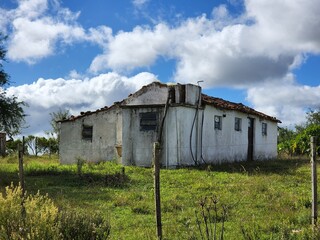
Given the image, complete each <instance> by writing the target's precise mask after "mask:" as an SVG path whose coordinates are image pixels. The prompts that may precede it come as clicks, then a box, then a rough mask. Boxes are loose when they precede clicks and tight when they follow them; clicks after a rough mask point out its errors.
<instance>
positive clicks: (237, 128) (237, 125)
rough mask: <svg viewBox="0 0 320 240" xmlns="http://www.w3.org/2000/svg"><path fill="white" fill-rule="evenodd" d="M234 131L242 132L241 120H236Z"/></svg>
mask: <svg viewBox="0 0 320 240" xmlns="http://www.w3.org/2000/svg"><path fill="white" fill-rule="evenodd" d="M234 130H236V131H241V118H237V117H236V118H235V119H234Z"/></svg>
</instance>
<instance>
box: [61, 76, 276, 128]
mask: <svg viewBox="0 0 320 240" xmlns="http://www.w3.org/2000/svg"><path fill="white" fill-rule="evenodd" d="M178 84H179V83H177V85H178ZM150 86H158V87H160V88H161V87H170V84H165V83H161V82H159V81H156V82H152V83H150V84H148V85H145V86H143V87H142V88H140V89H139V90H138V91H136V92H135V93H132V94H129V96H128V97H127V98H125V99H123V100H122V101H119V102H114V103H113V105H111V106H110V107H107V106H105V107H103V108H100V109H98V110H96V111H87V112H81V114H80V115H79V116H71V117H70V118H68V119H64V120H60V121H58V122H69V121H75V120H77V119H80V118H82V117H85V116H89V115H92V114H95V113H99V112H104V111H109V110H111V109H113V108H116V107H119V108H124V107H125V106H126V102H127V101H128V100H129V99H132V98H135V97H138V96H140V95H142V94H143V93H145V92H146V91H147V90H148V89H149V87H150ZM201 101H202V104H203V105H205V104H208V105H211V106H214V107H216V108H219V109H224V110H234V111H239V112H242V113H246V114H251V115H255V116H258V117H260V118H263V119H267V120H270V121H273V122H277V123H281V121H280V120H279V119H277V118H275V117H272V116H269V115H267V114H264V113H262V112H259V111H256V110H254V109H253V108H250V107H248V106H245V105H243V104H242V103H234V102H230V101H227V100H224V99H222V98H216V97H211V96H208V95H206V94H203V93H202V94H201ZM161 105H163V104H162V103H160V104H159V105H158V106H161ZM163 106H164V105H163ZM131 107H133V106H131ZM135 107H138V106H135ZM139 107H142V105H139ZM145 107H147V106H145ZM149 107H150V106H149Z"/></svg>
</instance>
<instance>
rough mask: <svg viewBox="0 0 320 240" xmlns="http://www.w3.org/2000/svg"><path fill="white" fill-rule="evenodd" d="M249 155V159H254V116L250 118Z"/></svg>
mask: <svg viewBox="0 0 320 240" xmlns="http://www.w3.org/2000/svg"><path fill="white" fill-rule="evenodd" d="M248 120H249V121H248V155H247V161H253V137H254V118H248Z"/></svg>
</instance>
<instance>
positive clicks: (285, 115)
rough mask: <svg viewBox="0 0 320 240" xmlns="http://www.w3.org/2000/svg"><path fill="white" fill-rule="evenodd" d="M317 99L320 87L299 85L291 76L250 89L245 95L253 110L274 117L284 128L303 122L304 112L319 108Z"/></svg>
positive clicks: (319, 95)
mask: <svg viewBox="0 0 320 240" xmlns="http://www.w3.org/2000/svg"><path fill="white" fill-rule="evenodd" d="M319 99H320V85H319V86H315V87H311V86H307V85H300V84H298V83H297V82H296V79H295V78H294V75H292V74H288V75H287V76H286V77H285V78H284V79H281V80H276V79H275V80H273V81H270V82H268V83H264V84H260V85H258V86H256V87H251V88H249V89H248V95H247V100H248V101H250V102H251V103H252V104H253V106H254V108H256V109H257V110H259V111H262V112H264V113H267V114H269V115H271V116H276V117H277V118H278V119H280V120H281V121H282V125H284V126H290V125H291V126H292V124H300V123H303V122H305V112H306V110H308V108H311V109H317V108H319V107H320V104H319ZM292 127H293V126H292Z"/></svg>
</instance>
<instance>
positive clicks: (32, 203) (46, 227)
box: [0, 184, 110, 240]
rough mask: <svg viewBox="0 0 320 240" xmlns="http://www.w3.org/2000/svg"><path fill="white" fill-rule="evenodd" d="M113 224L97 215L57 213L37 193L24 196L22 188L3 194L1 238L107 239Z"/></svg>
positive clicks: (47, 200) (0, 224) (33, 239)
mask: <svg viewBox="0 0 320 240" xmlns="http://www.w3.org/2000/svg"><path fill="white" fill-rule="evenodd" d="M109 235H110V225H109V223H108V222H107V221H104V219H103V218H102V217H100V216H98V215H90V216H88V215H85V214H81V213H74V212H68V211H60V212H59V211H58V208H57V207H56V206H55V204H54V203H53V201H52V200H51V199H50V198H49V197H48V196H47V195H46V196H42V195H40V193H39V192H38V193H37V194H36V195H29V196H23V194H22V189H21V187H20V186H18V187H14V186H13V184H11V186H10V187H6V189H5V193H4V194H3V195H0V239H12V240H15V239H32V240H37V239H53V240H54V239H66V240H68V239H79V240H80V239H90V240H95V239H97V240H98V239H107V238H108V237H109Z"/></svg>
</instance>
